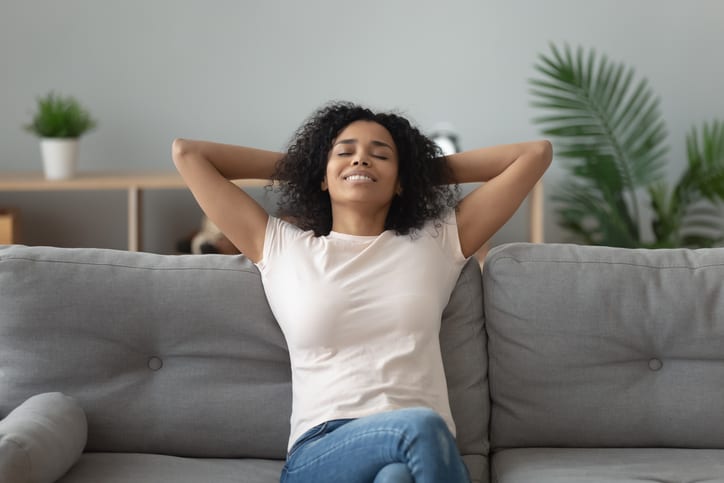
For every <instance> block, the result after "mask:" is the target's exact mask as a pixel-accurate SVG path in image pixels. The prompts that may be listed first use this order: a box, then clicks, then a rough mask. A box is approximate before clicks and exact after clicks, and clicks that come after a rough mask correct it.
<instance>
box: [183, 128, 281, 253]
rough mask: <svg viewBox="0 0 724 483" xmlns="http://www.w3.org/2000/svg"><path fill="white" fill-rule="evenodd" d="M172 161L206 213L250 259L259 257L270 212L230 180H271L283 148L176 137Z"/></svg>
mask: <svg viewBox="0 0 724 483" xmlns="http://www.w3.org/2000/svg"><path fill="white" fill-rule="evenodd" d="M172 151H173V162H174V164H175V165H176V169H178V171H179V173H181V176H182V177H183V179H184V181H185V182H186V184H187V185H188V187H189V189H190V190H191V193H193V195H194V198H196V201H197V202H198V203H199V206H201V209H202V210H203V211H204V213H206V216H208V217H209V219H210V220H211V221H212V222H214V224H216V226H218V227H219V229H220V230H221V231H222V232H223V233H224V234H225V235H226V236H227V238H229V240H231V242H232V243H233V244H234V245H235V246H236V247H237V248H238V249H239V250H240V251H241V252H242V253H243V254H244V255H246V256H247V257H248V258H249V259H251V260H252V261H253V262H258V261H259V260H261V258H262V255H263V248H264V234H265V233H266V224H267V220H268V218H269V215H268V214H267V212H266V211H264V208H262V207H261V206H260V205H259V204H258V203H257V202H256V201H255V200H254V199H253V198H252V197H251V196H249V195H248V194H246V193H245V192H244V191H243V190H242V189H240V188H239V187H237V186H236V185H235V184H234V183H232V182H231V181H230V180H232V179H271V178H272V176H273V175H274V171H275V168H276V163H277V162H278V161H279V160H280V159H281V158H282V157H283V153H279V152H274V151H264V150H261V149H255V148H248V147H244V146H233V145H230V144H220V143H212V142H206V141H191V140H186V139H176V140H174V142H173V148H172Z"/></svg>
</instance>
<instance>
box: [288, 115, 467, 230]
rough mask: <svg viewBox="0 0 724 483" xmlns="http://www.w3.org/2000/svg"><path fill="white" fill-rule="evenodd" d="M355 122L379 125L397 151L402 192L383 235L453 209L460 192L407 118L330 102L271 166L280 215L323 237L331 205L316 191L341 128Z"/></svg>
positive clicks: (429, 143)
mask: <svg viewBox="0 0 724 483" xmlns="http://www.w3.org/2000/svg"><path fill="white" fill-rule="evenodd" d="M360 120H362V121H373V122H376V123H378V124H380V125H382V126H384V127H385V128H386V129H387V130H388V131H389V133H390V134H391V135H392V139H393V140H394V142H395V146H396V147H397V153H398V162H399V164H398V176H399V180H400V185H401V187H402V193H401V194H400V195H396V196H395V197H394V198H393V200H392V203H391V205H390V210H389V212H388V214H387V219H386V221H385V230H395V231H396V232H397V234H399V235H406V234H408V233H410V231H411V230H413V229H417V228H421V227H422V226H423V224H424V223H425V222H426V221H427V220H431V219H439V218H440V217H441V216H442V215H443V213H444V212H445V211H446V209H448V208H454V207H455V206H456V205H457V202H458V198H459V191H460V190H459V187H458V186H457V185H450V184H449V183H450V182H451V180H452V173H451V171H450V168H449V166H448V164H447V160H446V158H445V157H444V156H443V154H442V151H441V150H440V148H439V147H438V146H437V145H436V144H435V143H434V142H433V141H431V140H430V139H429V138H427V137H426V136H425V135H423V134H422V133H421V132H420V131H419V130H418V129H417V128H416V127H415V126H413V125H411V124H410V122H409V121H408V120H407V119H405V118H404V117H402V116H399V115H397V114H394V113H375V112H372V111H371V110H370V109H368V108H365V107H362V106H359V105H356V104H353V103H349V102H332V103H330V104H327V105H325V106H323V107H322V108H320V109H319V110H317V111H316V112H315V113H313V114H312V115H311V116H310V117H309V118H308V119H307V120H306V121H305V122H304V124H302V126H301V127H300V128H299V129H298V130H297V131H296V133H295V134H294V136H293V138H292V140H291V142H290V143H289V148H288V150H287V153H286V155H285V156H284V157H283V158H282V159H281V160H280V161H279V163H278V164H277V166H276V173H275V176H274V178H275V179H278V180H281V183H280V191H281V196H280V198H279V215H280V216H285V217H289V218H291V219H292V220H293V221H294V223H295V224H296V225H297V226H299V227H300V228H302V229H303V230H314V234H315V235H316V236H321V235H327V234H329V232H330V231H331V229H332V206H331V201H330V198H329V192H328V191H322V189H321V186H320V184H321V181H322V179H323V178H324V175H325V172H326V168H327V160H328V159H329V152H330V150H331V149H332V142H333V141H334V139H335V138H336V137H337V136H338V135H339V133H340V132H341V131H342V130H343V129H344V128H345V127H347V126H348V125H349V124H351V123H353V122H355V121H360Z"/></svg>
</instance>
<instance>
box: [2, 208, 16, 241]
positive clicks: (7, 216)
mask: <svg viewBox="0 0 724 483" xmlns="http://www.w3.org/2000/svg"><path fill="white" fill-rule="evenodd" d="M18 225H19V223H18V211H17V210H15V209H13V208H0V245H12V244H14V243H18V241H19V236H18Z"/></svg>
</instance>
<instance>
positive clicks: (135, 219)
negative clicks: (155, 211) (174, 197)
mask: <svg viewBox="0 0 724 483" xmlns="http://www.w3.org/2000/svg"><path fill="white" fill-rule="evenodd" d="M235 184H236V185H237V186H240V187H241V186H265V185H267V184H269V181H267V180H260V179H251V180H239V181H235ZM167 189H188V188H187V187H186V184H185V183H184V181H183V179H182V178H181V176H180V175H178V174H177V173H173V172H125V173H108V172H103V173H93V172H87V173H78V175H77V176H76V177H74V178H72V179H67V180H47V179H45V177H44V176H43V173H39V172H0V192H9V191H16V192H17V191H109V190H116V191H126V192H127V194H128V196H127V199H128V250H129V251H139V250H141V248H142V233H141V220H142V212H143V191H145V190H167Z"/></svg>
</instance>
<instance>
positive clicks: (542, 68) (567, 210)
mask: <svg viewBox="0 0 724 483" xmlns="http://www.w3.org/2000/svg"><path fill="white" fill-rule="evenodd" d="M539 60H540V62H539V63H538V64H537V65H536V66H535V68H536V70H537V71H538V72H539V73H540V74H542V78H537V79H531V80H530V83H531V85H532V87H533V89H532V94H533V95H534V96H535V97H536V102H534V104H533V105H534V106H535V107H539V108H542V109H546V110H547V111H548V112H547V114H546V115H544V116H540V117H537V118H536V119H534V122H535V123H537V124H541V125H543V128H544V129H543V134H545V135H546V136H550V137H552V138H554V139H555V143H556V154H557V156H558V157H560V158H565V159H567V161H568V162H567V163H566V164H565V165H564V167H565V168H566V170H567V171H568V172H569V173H570V175H571V176H570V177H569V178H568V179H566V181H565V182H564V183H563V185H562V186H561V187H560V189H559V190H558V192H557V193H556V194H555V195H554V201H556V202H557V205H558V206H557V212H558V215H559V217H560V218H559V220H560V224H561V226H562V227H563V228H565V229H567V230H569V231H570V232H572V233H573V234H574V235H575V236H576V241H583V242H584V243H587V244H594V245H608V246H619V247H629V248H672V247H690V248H699V247H710V246H718V245H721V244H722V243H724V223H722V221H721V208H722V204H723V202H724V122H721V121H718V120H714V121H713V122H711V123H703V126H702V128H701V130H699V129H697V128H696V127H694V128H692V130H691V132H690V133H689V134H688V135H687V136H686V146H687V155H688V163H687V166H686V168H685V170H684V172H683V174H682V175H681V177H680V178H679V180H678V181H677V182H676V184H675V185H674V186H673V188H669V187H668V185H667V183H666V181H665V180H666V173H665V169H664V168H665V166H666V153H667V151H668V145H667V143H666V137H667V131H666V127H665V125H664V120H663V116H662V115H661V112H660V110H659V99H658V98H657V97H656V95H655V94H654V92H653V90H652V89H651V88H650V87H649V85H648V83H647V81H646V80H645V79H643V80H640V81H634V70H633V69H632V68H630V67H629V68H627V67H626V66H625V65H624V64H622V63H617V62H612V61H610V60H609V59H608V58H607V57H606V56H603V57H602V58H600V60H599V58H598V57H597V55H596V53H595V51H593V50H591V51H589V52H584V50H583V48H581V47H579V48H578V49H577V50H576V51H575V52H574V51H573V49H571V48H570V47H569V46H567V45H566V46H565V48H563V49H559V48H557V47H556V46H555V45H553V44H551V54H550V55H547V56H546V55H540V56H539ZM647 198H648V201H649V203H648V206H645V205H642V204H643V202H645V201H646V199H647ZM647 213H650V214H651V220H650V223H651V224H650V229H648V230H647V229H646V227H645V222H646V221H645V218H646V216H645V215H646V214H647ZM647 231H650V232H651V235H648V234H647V233H646V232H647Z"/></svg>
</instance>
